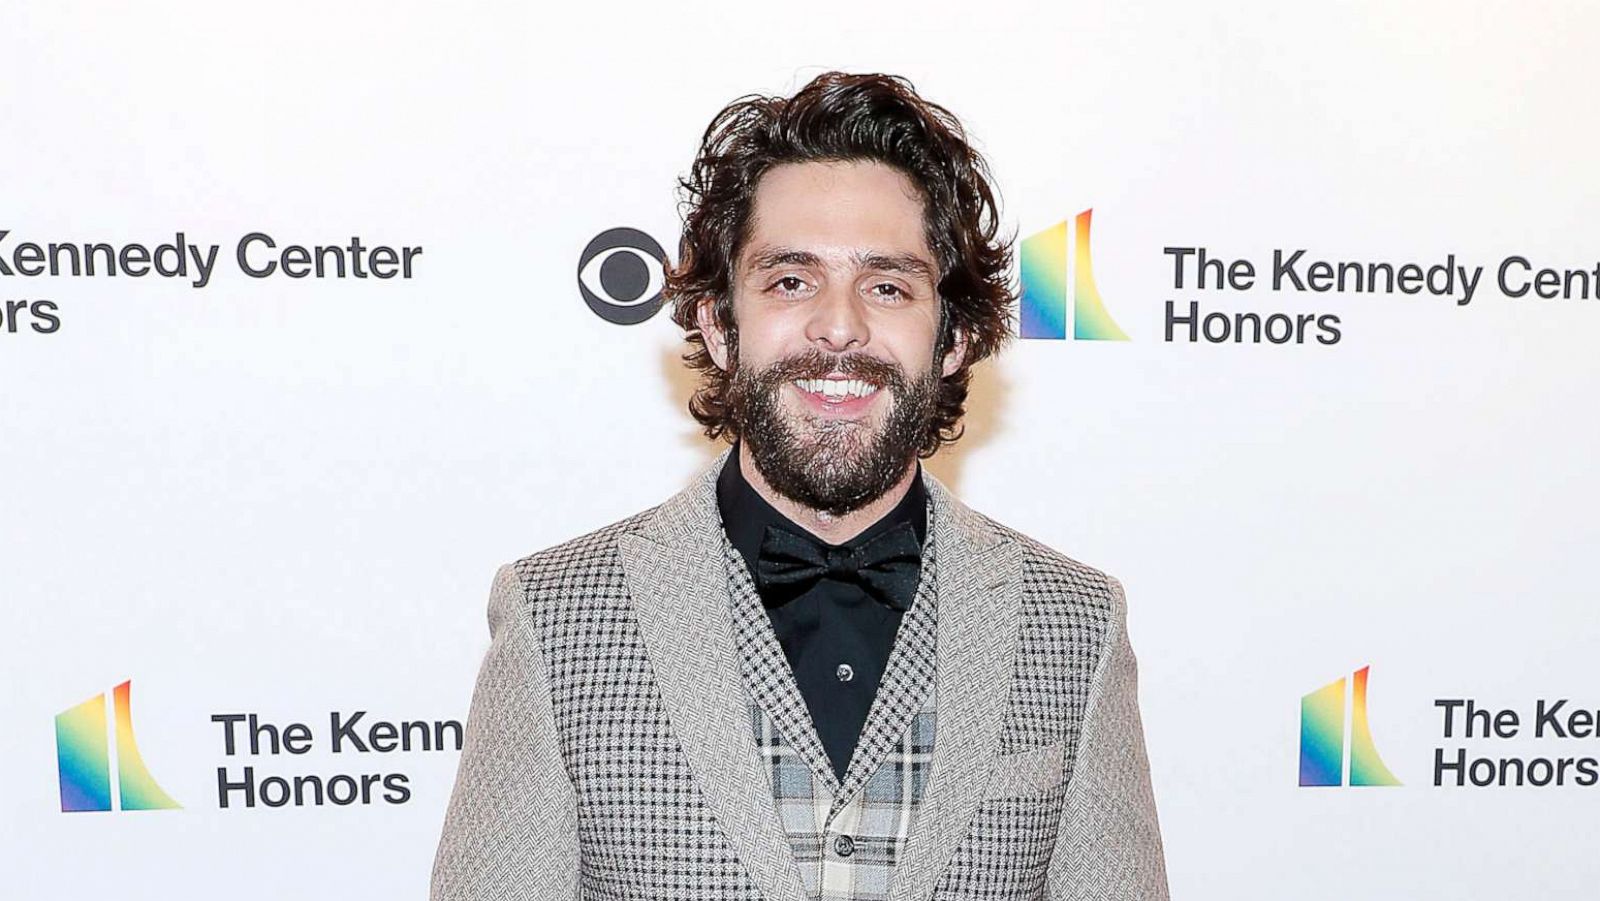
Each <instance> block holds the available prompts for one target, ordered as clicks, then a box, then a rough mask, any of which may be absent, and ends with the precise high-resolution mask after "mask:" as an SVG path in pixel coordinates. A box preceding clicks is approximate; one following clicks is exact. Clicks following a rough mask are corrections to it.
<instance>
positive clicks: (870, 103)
mask: <svg viewBox="0 0 1600 901" xmlns="http://www.w3.org/2000/svg"><path fill="white" fill-rule="evenodd" d="M841 161H874V162H879V163H883V164H885V165H888V166H892V167H893V168H895V169H897V170H899V171H900V172H902V173H904V174H905V175H906V177H907V178H909V179H910V180H911V181H912V183H914V184H915V185H916V186H917V187H918V188H919V189H920V191H921V193H922V198H923V210H924V216H923V218H924V228H925V230H926V236H927V241H928V246H929V247H930V248H931V249H932V250H933V252H934V255H935V257H936V259H937V262H938V265H939V278H938V293H939V298H940V327H939V338H938V342H937V344H936V346H935V353H934V357H935V359H937V358H939V357H942V356H943V355H944V354H945V353H946V352H947V351H948V350H949V349H950V347H951V345H952V342H953V341H954V340H955V331H956V330H960V332H961V334H962V335H964V336H965V338H966V355H965V359H964V361H963V362H962V364H961V368H959V369H957V370H956V371H955V372H953V373H951V374H950V375H948V376H945V377H944V378H943V379H941V381H940V385H939V391H938V397H937V399H936V403H935V408H934V415H933V418H932V421H931V422H930V424H929V427H928V432H927V434H926V435H925V436H924V438H923V440H922V442H921V445H920V447H919V450H918V455H919V456H922V457H928V456H932V455H933V453H934V452H935V451H937V450H938V449H939V447H940V446H941V445H943V444H945V443H946V442H952V441H955V440H956V439H958V438H960V437H961V432H962V427H961V415H962V412H963V409H964V406H965V404H966V399H967V386H968V384H969V382H970V381H971V377H972V374H971V367H972V365H973V364H974V363H977V362H978V361H980V360H983V359H985V358H987V357H989V356H991V355H993V354H994V353H996V352H997V351H999V350H1000V348H1001V347H1002V346H1003V345H1004V344H1005V342H1006V341H1007V340H1008V339H1009V337H1010V335H1011V326H1010V322H1011V311H1012V307H1013V306H1014V304H1015V302H1016V296H1017V292H1016V290H1015V289H1014V288H1013V287H1012V284H1011V281H1010V279H1009V275H1008V273H1009V271H1010V267H1011V248H1012V243H1013V241H1014V238H1002V237H1001V236H1000V234H999V214H998V212H997V210H996V205H995V193H996V192H995V190H994V188H993V186H992V185H991V184H990V182H991V179H992V178H993V176H992V175H991V174H990V172H989V167H988V164H987V163H986V162H985V161H984V159H983V157H982V156H980V155H979V154H978V152H977V151H976V150H974V149H973V148H972V146H971V145H970V144H969V143H968V140H967V136H966V132H965V130H964V129H963V128H962V127H961V123H960V122H959V121H957V119H956V118H955V116H953V115H951V114H950V112H949V111H948V110H946V109H944V108H943V107H941V106H939V105H937V104H934V103H930V102H928V101H926V100H924V99H922V98H921V97H920V96H918V95H917V93H916V91H915V90H914V89H913V88H912V86H911V83H910V82H909V81H907V80H906V79H904V78H901V77H898V76H894V75H850V74H846V73H843V72H828V73H825V74H822V75H819V76H817V77H816V78H814V79H812V80H811V82H810V83H809V84H807V85H806V86H805V87H804V88H802V89H801V90H800V91H799V92H798V93H796V94H795V95H794V96H793V97H789V98H784V97H768V96H761V95H749V96H745V97H741V98H739V99H737V100H735V101H733V102H732V103H730V104H728V106H726V107H724V108H723V110H722V111H721V112H719V113H718V114H717V115H716V117H715V118H713V119H712V120H711V124H710V126H708V127H707V128H706V132H705V136H704V137H703V138H702V139H701V142H700V151H699V153H698V155H697V156H696V157H695V161H694V165H693V167H692V168H691V169H690V172H689V175H688V176H687V177H686V178H682V179H680V180H679V188H680V191H681V193H682V202H681V204H680V209H681V212H682V213H683V220H684V225H683V238H682V240H681V241H680V242H679V245H678V264H677V265H676V266H673V267H669V269H668V271H667V274H666V286H665V289H664V295H665V299H666V300H667V301H668V302H670V303H671V304H672V319H673V321H674V322H676V323H677V324H678V325H679V326H681V327H682V328H683V329H684V339H685V340H686V341H687V342H688V344H689V350H688V351H687V352H686V353H685V354H684V357H683V358H684V362H686V363H687V364H688V365H689V367H690V368H691V369H694V370H698V371H699V373H700V385H699V387H698V389H697V390H696V391H695V394H694V396H693V397H692V398H691V399H690V400H689V412H690V413H691V414H693V415H694V418H695V419H696V420H697V421H699V422H700V424H701V425H702V426H704V427H705V433H706V436H707V437H709V438H712V439H716V438H719V437H721V438H724V439H726V440H730V441H731V440H732V439H734V438H736V437H737V436H738V433H737V426H736V425H735V423H734V422H733V417H732V411H731V410H730V408H729V386H730V384H731V382H732V373H731V371H725V370H723V369H721V368H720V367H718V366H717V365H716V363H715V362H714V361H713V360H712V358H711V354H710V352H709V351H708V350H707V348H706V343H705V338H704V336H703V335H702V334H701V333H700V329H699V326H698V324H697V322H696V319H695V314H696V307H697V306H699V304H700V302H701V300H702V299H705V298H710V299H712V301H713V303H712V315H713V316H714V317H715V319H716V322H717V323H718V325H719V326H720V327H721V329H722V330H723V332H724V333H725V334H727V335H728V338H729V353H730V354H737V343H736V341H737V334H738V332H737V326H736V324H735V323H734V321H733V298H732V290H731V286H732V284H733V279H734V267H735V264H736V261H737V260H738V258H739V253H740V251H741V250H742V248H743V246H744V243H745V241H746V240H747V239H748V238H749V229H750V212H751V207H752V206H753V204H754V200H755V193H756V187H757V185H758V184H759V182H760V180H761V176H762V175H763V174H765V173H766V172H767V170H769V169H771V168H772V167H774V166H777V165H781V164H785V163H803V162H841Z"/></svg>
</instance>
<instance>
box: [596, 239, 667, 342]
mask: <svg viewBox="0 0 1600 901" xmlns="http://www.w3.org/2000/svg"><path fill="white" fill-rule="evenodd" d="M666 266H667V252H666V251H665V250H662V249H661V244H660V242H658V241H656V239H655V238H652V237H650V236H649V235H647V234H645V233H644V232H642V231H640V230H638V229H636V228H612V229H607V230H606V231H603V232H601V233H600V234H598V235H595V236H594V238H593V239H592V240H591V241H590V242H589V243H588V245H586V246H585V247H584V248H583V253H581V254H579V255H578V292H579V293H580V294H582V295H583V302H584V303H586V304H588V305H589V309H590V310H591V311H593V312H594V314H595V315H596V316H599V317H600V318H601V319H604V320H605V321H607V322H610V323H613V324H615V325H638V324H639V323H641V322H644V321H645V320H647V319H649V318H650V317H652V316H654V315H655V314H656V312H657V311H658V310H660V309H661V289H662V286H663V285H665V284H666Z"/></svg>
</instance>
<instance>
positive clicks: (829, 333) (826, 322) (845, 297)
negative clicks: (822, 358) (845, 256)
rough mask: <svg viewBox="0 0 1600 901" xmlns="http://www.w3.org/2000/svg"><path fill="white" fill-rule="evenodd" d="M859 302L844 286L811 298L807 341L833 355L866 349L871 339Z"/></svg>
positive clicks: (823, 291) (830, 287) (831, 287)
mask: <svg viewBox="0 0 1600 901" xmlns="http://www.w3.org/2000/svg"><path fill="white" fill-rule="evenodd" d="M863 313H864V311H863V310H862V308H861V303H860V301H859V300H857V298H856V297H855V295H854V294H853V293H852V292H851V290H850V289H849V288H848V287H846V286H843V285H839V286H833V285H830V286H828V287H827V288H824V289H823V290H822V291H821V292H820V293H818V294H817V296H816V297H814V298H812V303H811V315H810V317H809V318H808V319H807V320H806V340H807V341H808V342H810V343H811V344H812V345H814V346H817V347H820V348H821V349H823V350H826V351H831V352H833V353H843V352H845V351H847V350H853V349H859V348H861V347H865V346H866V344H867V342H868V341H869V340H871V338H872V332H871V329H870V327H869V326H868V324H867V319H866V316H865V315H863Z"/></svg>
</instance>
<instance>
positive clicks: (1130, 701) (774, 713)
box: [433, 73, 1167, 901]
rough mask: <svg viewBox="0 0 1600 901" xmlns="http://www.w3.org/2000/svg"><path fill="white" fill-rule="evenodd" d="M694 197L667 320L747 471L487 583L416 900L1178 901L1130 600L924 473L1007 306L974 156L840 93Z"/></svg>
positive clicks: (946, 125)
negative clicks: (462, 722)
mask: <svg viewBox="0 0 1600 901" xmlns="http://www.w3.org/2000/svg"><path fill="white" fill-rule="evenodd" d="M683 186H684V188H685V189H686V192H687V204H686V205H687V215H686V217H685V228H684V237H683V240H682V245H681V254H680V262H679V264H678V266H677V267H676V268H675V269H674V270H673V271H672V272H670V273H669V274H668V284H667V292H668V296H669V299H670V300H671V301H672V302H673V304H674V318H675V319H676V321H677V322H678V323H679V324H680V325H682V326H683V327H684V328H685V329H686V332H687V337H688V341H689V343H690V346H691V351H690V353H689V354H688V356H687V357H686V359H687V361H688V362H689V363H690V365H691V366H693V367H694V368H696V369H698V370H699V371H700V372H701V374H702V384H701V386H700V390H699V391H698V392H697V393H696V395H695V396H694V398H693V400H692V401H691V403H690V408H691V411H692V412H693V413H694V415H695V416H696V418H697V419H698V420H699V421H700V422H701V423H702V424H703V425H704V426H705V429H706V431H707V433H708V435H710V436H711V437H713V438H718V437H721V438H727V439H732V440H733V441H734V447H733V448H732V449H731V450H729V451H728V452H725V453H724V454H723V455H722V456H721V457H719V458H718V459H717V461H716V463H715V464H714V465H713V466H712V467H711V468H710V470H708V471H707V472H706V473H705V474H704V475H702V476H701V477H700V478H699V479H698V480H696V481H695V483H694V484H692V485H691V486H690V487H689V488H687V489H686V490H684V491H683V492H682V493H680V494H678V495H677V496H676V497H673V498H672V499H670V500H668V501H667V502H666V503H664V504H662V505H660V506H658V507H655V508H653V509H650V510H647V511H645V512H643V513H640V514H638V515H636V516H634V517H632V518H629V519H627V520H624V521H622V522H620V523H616V524H614V525H611V526H608V527H606V528H604V529H601V530H600V531H598V532H595V533H593V534H590V535H587V536H584V537H582V538H578V539H575V540H573V541H571V542H568V543H566V544H563V545H560V546H558V547H555V548H552V549H549V550H546V551H542V552H540V553H537V554H534V555H533V556H530V557H527V558H525V559H522V560H519V561H517V562H516V563H513V564H511V565H509V566H506V567H504V568H502V569H501V570H500V573H499V575H498V576H497V578H496V581H495V585H494V589H493V592H492V596H491V600H490V608H489V618H490V628H491V631H492V633H493V643H492V645H491V647H490V650H489V653H488V656H487V658H486V660H485V661H484V665H483V669H482V672H481V674H480V676H479V679H478V685H477V690H476V693H475V695H474V697H473V702H472V710H471V715H470V717H469V721H468V732H467V742H466V746H465V748H464V751H463V755H462V760H461V768H460V772H459V775H458V777H457V782H456V787H455V793H454V796H453V797H452V799H451V803H450V809H449V813H448V815H447V819H446V823H445V828H444V836H443V839H442V841H441V843H440V847H439V854H438V858H437V860H436V862H435V867H434V878H433V897H434V898H435V899H450V901H455V899H511V898H518V899H521V898H526V899H540V901H543V899H572V898H577V897H580V896H581V897H583V898H603V899H651V901H658V899H679V898H683V899H722V898H730V899H731V898H738V899H769V901H803V899H806V898H820V899H823V901H843V899H850V901H864V899H892V901H912V899H916V901H924V899H954V898H963V899H974V898H993V899H1023V898H1039V899H1046V898H1048V899H1066V898H1073V899H1078V898H1082V899H1090V898H1093V899H1149V898H1165V897H1166V894H1167V888H1166V875H1165V871H1164V864H1163V858H1162V849H1161V841H1160V835H1159V831H1158V828H1157V823H1156V814H1155V807H1154V803H1153V800H1152V797H1151V792H1150V785H1149V775H1148V767H1147V763H1146V759H1145V752H1144V743H1143V737H1142V731H1141V726H1140V721H1139V714H1138V707H1137V701H1136V697H1135V672H1134V659H1133V655H1132V652H1131V650H1130V648H1129V645H1128V640H1127V634H1126V631H1125V625H1124V623H1125V615H1124V606H1123V595H1122V589H1121V586H1120V585H1119V584H1118V583H1117V582H1116V580H1114V579H1112V578H1110V577H1109V576H1106V575H1105V574H1103V573H1100V572H1098V571H1096V570H1094V569H1091V568H1089V567H1087V566H1084V565H1083V564H1080V563H1077V562H1075V561H1072V560H1070V559H1067V558H1066V557H1063V556H1061V555H1060V554H1057V553H1055V552H1054V551H1051V550H1050V549H1048V548H1046V547H1043V546H1042V545H1040V544H1038V543H1036V542H1034V541H1033V540H1031V539H1029V538H1027V537H1026V536H1023V535H1021V534H1019V533H1017V532H1015V531H1012V530H1010V529H1007V528H1006V527H1004V526H1001V525H999V524H997V523H995V522H994V521H992V520H990V519H988V518H986V517H984V516H982V515H980V514H978V513H975V512H974V511H972V510H971V509H969V508H967V507H966V506H964V505H963V504H962V503H961V502H960V501H958V500H957V499H956V498H955V497H954V496H952V495H951V493H950V492H949V491H948V490H947V489H946V488H945V487H944V486H943V485H941V484H940V483H939V482H938V481H937V480H935V479H934V478H933V477H931V476H930V475H928V474H926V473H924V472H923V471H922V469H921V467H920V465H919V463H918V459H919V457H925V456H929V455H931V454H932V453H933V452H934V451H935V450H936V449H937V448H938V447H939V446H940V445H941V444H943V443H945V442H948V441H953V440H955V439H956V438H957V437H958V436H959V430H960V426H959V422H960V416H961V412H962V407H963V404H964V403H965V399H966V394H967V384H968V378H969V372H970V369H969V367H970V366H971V365H972V364H973V363H974V362H976V361H978V360H980V359H982V358H984V357H986V356H988V355H990V354H991V353H993V352H995V351H996V350H997V349H998V348H999V347H1000V346H1001V345H1002V344H1003V343H1004V340H1005V338H1006V335H1007V334H1008V330H1009V321H1010V320H1009V317H1010V311H1011V306H1012V303H1013V300H1014V298H1013V295H1012V293H1011V291H1010V289H1009V287H1008V281H1007V279H1008V275H1007V270H1008V268H1009V263H1010V248H1009V246H1008V244H1007V243H1006V242H1004V241H1001V240H999V239H997V223H996V218H997V217H996V214H995V206H994V201H993V193H992V190H991V188H990V186H989V184H988V172H987V168H986V167H985V165H984V163H983V161H982V160H981V158H980V157H978V155H977V154H976V153H974V152H973V151H972V149H971V148H970V147H969V146H968V145H967V143H966V139H965V137H964V135H963V133H962V130H961V127H960V125H959V123H957V122H956V121H955V119H954V118H953V117H951V116H950V114H949V113H947V112H946V111H944V110H943V109H941V108H939V107H937V106H934V105H933V104H930V103H928V102H927V101H924V100H922V99H921V98H920V97H918V96H917V95H916V94H915V93H914V92H913V91H912V90H911V87H910V86H909V85H908V84H907V83H905V82H904V81H902V80H899V79H895V78H889V77H885V76H877V75H869V76H855V75H843V74H839V73H830V74H827V75H823V76H820V77H818V78H817V79H816V80H814V81H813V82H812V83H811V84H809V85H807V86H806V87H805V88H804V89H802V90H801V91H800V92H799V93H798V94H796V95H795V96H794V97H792V98H787V99H784V98H762V97H756V98H746V99H743V100H741V101H737V102H735V103H734V104H732V105H730V106H729V107H728V108H726V109H725V110H723V111H722V113H721V114H719V115H718V116H717V118H716V119H715V120H714V121H713V122H712V124H711V127H710V128H709V129H708V130H707V132H706V136H705V139H704V142H703V144H702V146H701V149H700V153H699V156H698V157H697V159H696V161H695V163H694V167H693V169H692V171H691V174H690V176H689V177H688V178H687V179H686V180H685V181H684V184H683Z"/></svg>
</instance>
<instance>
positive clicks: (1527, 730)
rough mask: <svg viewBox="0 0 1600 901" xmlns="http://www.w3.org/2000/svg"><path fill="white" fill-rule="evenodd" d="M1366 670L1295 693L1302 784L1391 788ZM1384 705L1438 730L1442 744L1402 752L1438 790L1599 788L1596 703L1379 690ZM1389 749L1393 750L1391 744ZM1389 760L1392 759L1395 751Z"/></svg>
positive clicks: (1599, 728) (1599, 722) (1395, 781)
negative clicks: (1499, 701)
mask: <svg viewBox="0 0 1600 901" xmlns="http://www.w3.org/2000/svg"><path fill="white" fill-rule="evenodd" d="M1370 671H1371V667H1367V666H1363V667H1362V668H1360V669H1358V670H1356V671H1355V672H1354V673H1352V674H1351V675H1350V677H1349V678H1348V679H1346V678H1339V679H1336V680H1334V681H1333V682H1330V683H1328V684H1327V685H1324V686H1322V687H1321V688H1318V689H1317V690H1315V691H1313V692H1311V693H1309V694H1307V695H1305V696H1303V697H1302V698H1301V699H1300V785H1301V786H1305V787H1328V786H1346V785H1347V786H1397V785H1400V784H1401V782H1400V780H1399V779H1398V778H1396V777H1395V775H1394V773H1393V772H1391V771H1390V770H1389V767H1388V766H1387V765H1385V763H1384V761H1383V759H1382V758H1380V757H1379V756H1378V749H1377V744H1376V742H1374V740H1373V737H1372V728H1371V725H1370V723H1369V721H1368V718H1367V699H1368V694H1367V686H1368V677H1369V674H1370ZM1386 699H1387V703H1386V707H1387V709H1389V710H1394V709H1397V708H1398V709H1406V710H1414V711H1416V713H1415V714H1414V715H1416V716H1419V717H1425V718H1426V719H1427V720H1428V721H1429V722H1430V728H1433V729H1437V730H1438V735H1439V737H1440V738H1441V739H1442V740H1443V741H1442V742H1439V743H1433V742H1430V743H1429V744H1430V745H1431V747H1427V748H1412V747H1405V748H1402V749H1401V754H1402V755H1403V757H1404V758H1405V759H1407V760H1411V761H1413V763H1414V765H1415V769H1416V770H1418V771H1421V770H1424V769H1426V770H1428V771H1430V772H1431V773H1432V775H1433V779H1432V783H1433V787H1434V788H1438V789H1462V788H1466V789H1472V788H1483V789H1488V788H1535V789H1549V788H1568V787H1576V788H1590V787H1593V786H1595V785H1600V758H1597V757H1596V754H1600V708H1597V707H1596V706H1594V705H1588V706H1585V705H1582V704H1578V703H1575V702H1574V701H1573V700H1572V699H1571V698H1569V697H1543V698H1533V699H1530V700H1529V701H1528V702H1527V703H1526V704H1524V705H1521V706H1520V707H1517V706H1511V707H1507V706H1499V705H1493V704H1486V703H1484V702H1482V701H1480V700H1479V699H1477V698H1467V697H1447V698H1433V699H1431V701H1428V700H1423V699H1419V700H1417V701H1416V702H1414V703H1406V702H1405V700H1404V699H1399V700H1397V699H1395V698H1393V697H1391V696H1389V695H1387V694H1386ZM1389 750H1390V752H1391V753H1393V752H1394V751H1395V747H1394V746H1392V745H1390V746H1389ZM1391 759H1395V758H1392V757H1391Z"/></svg>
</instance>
